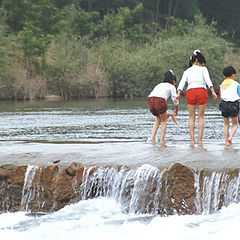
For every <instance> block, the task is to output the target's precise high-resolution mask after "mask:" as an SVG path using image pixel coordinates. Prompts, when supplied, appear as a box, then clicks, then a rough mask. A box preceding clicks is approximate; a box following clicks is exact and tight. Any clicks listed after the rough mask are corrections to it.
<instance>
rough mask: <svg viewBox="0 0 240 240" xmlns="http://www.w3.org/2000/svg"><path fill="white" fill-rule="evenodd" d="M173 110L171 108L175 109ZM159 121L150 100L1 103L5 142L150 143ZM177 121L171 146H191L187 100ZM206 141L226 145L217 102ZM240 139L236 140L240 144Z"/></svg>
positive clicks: (209, 110) (1, 133) (169, 135)
mask: <svg viewBox="0 0 240 240" xmlns="http://www.w3.org/2000/svg"><path fill="white" fill-rule="evenodd" d="M169 106H171V104H169ZM154 120H155V119H154V117H153V116H152V115H151V114H150V112H149V111H148V109H147V103H146V99H142V98H141V99H134V100H112V99H107V98H103V99H98V100H91V99H87V100H86V99H85V100H81V101H69V102H62V101H33V102H1V103H0V126H1V131H0V140H23V141H24V140H31V141H50V142H51V141H63V142H64V141H66V142H69V141H75V142H109V141H113V142H114V141H140V142H142V141H146V139H147V138H148V137H149V136H150V134H151V130H152V124H153V122H154ZM177 121H178V123H179V126H180V128H177V127H176V125H175V124H174V123H173V122H172V121H171V119H169V120H168V128H167V134H166V142H186V141H189V131H188V112H187V110H186V104H185V100H184V99H182V101H181V105H180V110H179V115H178V116H177ZM204 140H205V141H207V142H209V141H210V142H212V141H214V142H223V121H222V117H221V116H220V112H219V110H218V103H217V102H210V103H209V104H208V105H207V109H206V115H205V132H204ZM238 140H239V136H238V134H236V137H235V139H234V141H238Z"/></svg>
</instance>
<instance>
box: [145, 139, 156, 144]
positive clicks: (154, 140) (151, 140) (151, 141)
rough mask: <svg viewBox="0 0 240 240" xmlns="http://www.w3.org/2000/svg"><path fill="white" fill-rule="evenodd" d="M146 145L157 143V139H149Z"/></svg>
mask: <svg viewBox="0 0 240 240" xmlns="http://www.w3.org/2000/svg"><path fill="white" fill-rule="evenodd" d="M146 143H156V139H152V138H148V139H147V141H146Z"/></svg>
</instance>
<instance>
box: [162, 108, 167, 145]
mask: <svg viewBox="0 0 240 240" xmlns="http://www.w3.org/2000/svg"><path fill="white" fill-rule="evenodd" d="M160 118H161V138H160V144H161V145H164V144H165V141H164V139H165V134H166V129H167V118H168V117H167V113H166V112H165V113H164V114H161V115H160Z"/></svg>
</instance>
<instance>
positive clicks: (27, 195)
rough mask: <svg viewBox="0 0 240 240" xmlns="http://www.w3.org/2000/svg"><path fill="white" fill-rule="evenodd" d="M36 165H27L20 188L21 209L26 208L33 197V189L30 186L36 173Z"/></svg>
mask: <svg viewBox="0 0 240 240" xmlns="http://www.w3.org/2000/svg"><path fill="white" fill-rule="evenodd" d="M37 169H38V167H37V166H31V165H29V166H28V167H27V170H26V173H25V179H24V186H23V190H22V199H21V210H26V211H27V210H28V209H29V203H30V202H31V201H32V200H34V198H35V189H34V188H32V181H33V179H34V177H35V175H36V172H37Z"/></svg>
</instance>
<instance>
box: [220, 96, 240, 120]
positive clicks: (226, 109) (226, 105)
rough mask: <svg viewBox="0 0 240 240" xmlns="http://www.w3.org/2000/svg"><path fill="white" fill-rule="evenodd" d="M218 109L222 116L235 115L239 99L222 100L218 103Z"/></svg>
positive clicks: (237, 110) (231, 116) (236, 114)
mask: <svg viewBox="0 0 240 240" xmlns="http://www.w3.org/2000/svg"><path fill="white" fill-rule="evenodd" d="M219 110H220V111H221V112H222V116H223V117H225V118H229V117H230V118H233V117H236V116H238V113H239V101H238V100H237V101H235V102H226V101H223V100H222V101H221V102H220V104H219Z"/></svg>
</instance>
